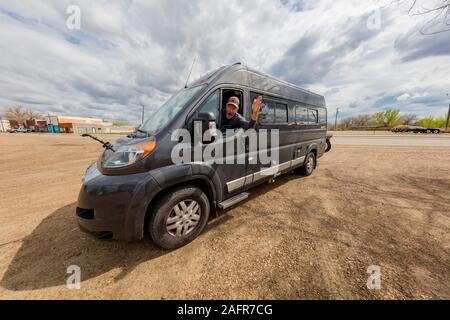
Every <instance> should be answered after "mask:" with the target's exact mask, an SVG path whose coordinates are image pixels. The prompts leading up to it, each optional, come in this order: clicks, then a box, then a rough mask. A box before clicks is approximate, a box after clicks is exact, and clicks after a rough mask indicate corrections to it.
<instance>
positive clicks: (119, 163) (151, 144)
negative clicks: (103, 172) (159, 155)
mask: <svg viewBox="0 0 450 320" xmlns="http://www.w3.org/2000/svg"><path fill="white" fill-rule="evenodd" d="M155 147H156V141H155V140H151V141H147V142H144V143H141V144H137V145H133V146H121V147H119V148H118V149H117V150H115V152H112V151H110V152H108V153H107V154H106V153H105V157H104V158H103V162H102V166H103V167H104V168H107V169H115V168H122V167H126V166H130V165H132V164H134V163H135V162H136V161H137V160H139V159H144V158H146V157H147V156H148V155H150V154H151V153H152V152H153V150H154V149H155Z"/></svg>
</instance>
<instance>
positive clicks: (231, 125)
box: [220, 96, 263, 131]
mask: <svg viewBox="0 0 450 320" xmlns="http://www.w3.org/2000/svg"><path fill="white" fill-rule="evenodd" d="M262 100H263V98H262V96H259V97H258V98H256V99H255V100H253V104H252V119H251V120H250V121H247V120H246V119H245V118H244V117H243V116H242V115H240V114H239V113H238V111H239V104H240V101H239V98H237V97H231V98H230V99H229V100H228V103H227V107H226V109H225V111H224V115H223V116H222V123H221V126H220V128H221V130H222V131H225V130H227V129H239V128H242V129H244V130H247V129H253V128H255V125H256V122H257V121H258V116H259V110H260V108H261V104H262Z"/></svg>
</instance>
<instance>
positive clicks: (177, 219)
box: [148, 186, 210, 249]
mask: <svg viewBox="0 0 450 320" xmlns="http://www.w3.org/2000/svg"><path fill="white" fill-rule="evenodd" d="M209 211H210V205H209V200H208V197H207V196H206V195H205V193H204V192H203V191H202V190H200V189H198V188H196V187H193V186H187V187H186V186H185V187H180V188H176V189H174V190H172V191H170V192H168V193H167V194H166V195H164V196H163V197H162V198H161V199H160V200H159V201H158V202H157V203H156V205H155V207H154V209H153V211H152V215H151V216H150V219H149V224H148V231H149V233H150V237H151V238H152V240H153V241H154V243H155V244H156V245H157V246H159V247H160V248H162V249H177V248H180V247H182V246H184V245H186V244H188V243H189V242H191V241H192V240H194V239H195V238H196V237H197V236H198V235H199V234H200V233H201V232H202V231H203V229H204V228H205V226H206V224H207V222H208V218H209Z"/></svg>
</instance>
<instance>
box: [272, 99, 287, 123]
mask: <svg viewBox="0 0 450 320" xmlns="http://www.w3.org/2000/svg"><path fill="white" fill-rule="evenodd" d="M275 122H276V123H287V122H288V106H287V105H285V104H283V103H277V105H276V109H275Z"/></svg>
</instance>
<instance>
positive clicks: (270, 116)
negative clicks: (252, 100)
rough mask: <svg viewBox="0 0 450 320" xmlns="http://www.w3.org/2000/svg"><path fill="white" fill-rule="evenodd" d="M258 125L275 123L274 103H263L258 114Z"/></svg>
mask: <svg viewBox="0 0 450 320" xmlns="http://www.w3.org/2000/svg"><path fill="white" fill-rule="evenodd" d="M259 123H260V124H272V123H275V103H273V102H271V101H264V103H263V105H262V107H261V111H260V114H259Z"/></svg>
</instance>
